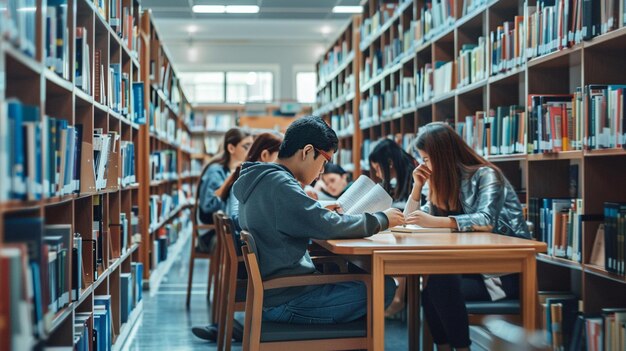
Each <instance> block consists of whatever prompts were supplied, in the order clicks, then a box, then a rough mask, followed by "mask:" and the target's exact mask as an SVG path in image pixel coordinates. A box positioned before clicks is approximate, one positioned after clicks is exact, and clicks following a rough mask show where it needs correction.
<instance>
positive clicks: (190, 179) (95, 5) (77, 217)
mask: <svg viewBox="0 0 626 351" xmlns="http://www.w3.org/2000/svg"><path fill="white" fill-rule="evenodd" d="M10 3H11V4H10V6H9V11H10V10H11V9H12V8H11V7H12V6H17V8H19V11H17V12H15V13H20V14H26V15H25V16H26V17H24V18H28V21H30V22H28V21H27V22H26V23H24V25H23V26H16V27H15V28H13V29H11V28H8V29H7V27H6V23H7V22H6V21H5V19H6V17H3V21H5V22H3V23H2V24H0V78H1V79H2V81H0V139H2V140H0V143H2V145H1V146H0V154H2V155H1V156H2V157H0V161H1V162H3V163H2V164H1V165H0V168H3V171H2V179H0V182H3V184H1V186H0V193H2V195H0V253H2V254H1V255H0V259H3V263H4V262H6V261H5V260H4V259H5V258H6V257H7V256H6V254H7V252H9V250H10V249H12V248H13V247H15V244H14V243H13V242H15V241H16V240H15V238H16V237H17V236H16V234H17V233H16V231H15V230H12V232H7V230H6V229H5V228H6V227H7V225H9V223H12V222H15V221H16V220H25V221H27V222H29V224H28V225H29V226H30V227H25V229H26V230H25V231H24V234H23V235H26V237H25V238H26V239H25V240H32V239H30V236H29V235H31V234H33V233H39V238H41V237H43V235H44V231H45V230H47V227H46V226H50V225H67V228H69V229H68V230H67V231H68V232H69V233H70V235H73V234H74V233H79V234H80V235H81V238H82V239H83V246H82V247H79V248H78V251H74V252H73V250H72V246H73V243H72V241H71V240H72V238H70V242H69V246H68V247H65V246H63V247H61V246H59V248H58V250H59V251H58V253H59V254H58V256H57V257H61V252H62V251H63V255H65V256H62V257H64V258H63V259H64V261H61V260H57V262H61V263H60V265H59V267H58V270H55V272H56V273H55V274H59V275H60V276H62V275H65V277H63V278H62V279H60V280H59V281H58V282H57V284H59V285H58V286H57V288H58V289H57V290H56V292H55V294H56V293H59V294H65V293H67V294H70V296H71V292H72V291H73V290H72V282H73V281H75V278H74V277H73V276H72V275H71V274H72V272H73V268H75V267H73V265H74V263H73V262H72V260H73V259H74V258H75V257H77V256H78V255H77V253H78V252H80V253H81V256H82V260H83V262H82V263H81V267H82V272H83V274H82V281H83V284H82V286H80V288H79V291H78V294H77V297H76V298H75V299H74V298H72V297H69V298H68V301H67V302H59V306H58V311H57V307H55V308H54V312H51V311H52V309H50V310H48V308H47V307H43V306H42V309H43V311H42V312H41V314H42V316H41V317H39V318H41V328H38V327H36V326H35V327H32V329H33V331H35V330H37V334H38V335H36V336H35V337H34V336H33V335H32V333H28V332H27V333H26V335H22V337H23V338H22V339H20V342H21V344H20V345H21V346H22V347H28V345H31V346H33V347H35V346H37V347H40V346H43V347H45V346H68V347H73V346H74V342H75V336H76V335H75V333H76V330H77V329H75V328H76V325H75V323H77V321H78V320H79V319H80V318H81V314H84V313H88V314H89V313H91V318H90V319H88V320H87V321H85V324H84V325H86V326H87V328H85V330H87V332H88V334H87V338H89V340H91V337H92V335H93V332H94V329H95V328H94V327H95V325H94V317H93V316H94V311H96V310H97V309H98V308H97V305H98V301H96V300H98V298H99V297H101V296H110V300H108V301H109V302H108V303H109V304H110V308H109V317H108V318H110V328H111V329H110V336H111V341H112V348H113V349H114V350H119V349H121V348H122V347H123V346H124V345H123V344H124V342H125V340H126V338H127V336H128V335H129V333H130V331H131V329H132V328H133V325H134V323H135V322H136V321H137V320H138V317H139V315H140V314H141V313H142V306H143V303H142V302H139V303H137V304H136V305H135V306H134V308H133V309H132V312H131V313H130V314H129V316H123V314H124V313H123V312H122V308H123V304H124V301H122V299H123V298H124V297H123V296H124V294H122V292H121V290H120V289H121V287H122V286H123V281H124V280H125V279H126V277H127V276H128V275H129V274H130V273H132V274H133V276H134V277H135V278H136V279H135V281H134V282H133V284H134V286H133V293H132V294H133V296H134V295H135V294H139V293H140V292H141V290H142V289H141V286H142V284H141V283H142V281H143V282H145V283H146V284H144V285H150V284H149V283H148V282H154V281H156V280H158V279H157V278H155V276H158V275H159V274H161V275H162V272H163V271H165V270H166V269H165V267H164V266H166V265H168V264H169V263H168V262H165V263H160V264H158V265H153V251H154V247H153V242H154V240H155V238H158V237H159V236H163V235H165V236H168V235H169V236H170V238H169V239H170V240H169V241H174V240H173V239H175V237H176V235H170V233H171V232H173V231H177V232H181V233H183V232H185V230H184V229H185V225H186V223H187V222H188V221H186V220H185V218H188V217H184V216H185V215H187V216H188V215H189V214H190V210H189V209H188V208H189V207H190V206H191V203H190V202H189V199H190V198H193V196H192V193H193V191H194V189H193V186H192V184H194V183H195V178H194V175H193V174H192V173H191V155H192V153H193V152H192V151H193V150H191V139H190V128H189V127H188V125H187V123H188V121H189V118H190V117H189V115H190V111H191V105H190V104H189V102H188V101H187V100H186V98H185V96H184V94H183V93H182V91H181V90H180V88H179V86H178V85H177V84H176V81H177V79H176V78H175V77H176V72H175V71H174V69H173V68H170V70H169V71H168V73H167V74H168V77H167V79H161V76H160V74H161V73H160V70H159V69H156V67H164V65H170V61H169V59H168V55H167V54H166V53H165V50H164V49H163V47H162V45H161V43H160V41H159V38H158V34H157V33H156V30H155V29H154V25H153V23H152V19H151V16H150V13H149V12H147V11H143V10H142V8H141V4H140V2H139V0H119V1H109V0H106V1H105V0H95V1H91V0H67V1H66V2H63V3H62V4H63V5H64V4H67V15H66V17H64V18H65V20H66V23H64V25H60V26H59V31H58V32H57V35H58V36H59V37H62V34H61V33H62V32H65V37H64V38H63V39H64V40H63V41H62V43H63V45H62V47H63V49H62V51H63V52H64V53H63V54H61V51H58V52H57V53H58V54H59V55H61V56H60V57H61V58H62V59H61V61H59V62H62V64H61V65H60V66H59V67H61V66H62V67H65V72H63V70H62V69H60V70H57V71H58V72H59V73H57V72H55V71H54V70H52V69H51V68H49V66H50V63H49V61H48V56H50V55H48V54H49V51H48V48H49V47H48V45H49V44H47V41H46V38H47V36H49V35H50V27H49V25H48V24H47V21H49V20H50V16H53V15H51V14H54V13H55V12H54V11H55V10H54V9H50V7H51V6H56V5H57V3H56V2H54V3H53V2H50V1H48V2H47V3H46V2H45V1H39V0H37V1H36V2H34V3H33V5H36V7H35V8H33V7H32V5H31V3H29V2H27V1H24V0H19V1H11V2H10ZM112 4H119V8H118V9H117V10H118V11H114V12H111V11H112V10H113V9H112V8H111V6H112ZM46 6H47V7H46ZM56 10H57V11H58V12H56V13H57V14H59V13H61V12H60V11H59V9H56ZM15 13H12V14H11V13H9V16H11V15H13V16H15ZM114 13H117V15H114ZM3 16H4V14H3ZM20 16H21V15H20ZM59 16H60V15H59ZM116 16H117V17H116ZM20 18H21V17H20ZM58 18H59V21H60V18H61V17H58ZM115 18H117V20H115ZM13 19H15V17H14V18H13ZM31 24H32V25H31ZM18 28H19V29H20V30H21V29H23V28H26V30H27V31H28V32H29V33H28V35H26V33H24V32H21V31H19V30H17V29H18ZM81 28H82V29H81ZM61 29H62V31H61ZM12 30H13V32H11V31H12ZM12 34H15V35H12ZM79 36H80V37H81V38H82V42H81V41H80V40H77V39H78V37H79ZM55 51H56V50H55ZM98 63H99V64H100V65H101V66H100V67H98V66H99V65H98ZM111 65H114V66H115V67H116V69H119V72H117V74H118V75H117V76H116V75H114V74H113V72H111V74H109V67H112V66H111ZM151 67H152V68H153V69H152V70H151ZM170 67H171V65H170ZM100 68H102V69H100ZM77 71H80V72H82V75H78V72H77ZM98 72H100V73H101V74H98ZM86 76H88V77H89V78H88V79H87V78H86ZM79 77H80V78H79ZM118 78H119V81H118V80H117V79H118ZM116 82H120V83H121V84H120V86H118V88H119V91H120V94H119V95H118V96H119V100H120V104H119V105H114V106H113V103H112V102H111V101H112V100H111V99H113V94H116V90H115V89H116V88H111V89H109V86H114V83H116ZM98 83H102V85H100V84H98ZM133 83H143V92H142V93H140V91H139V90H135V89H133V88H134V85H133ZM87 85H88V86H89V88H87ZM123 87H126V90H124V88H123ZM138 87H140V85H138ZM164 88H165V89H164ZM168 92H171V93H168ZM124 93H125V94H124ZM104 96H106V98H103V97H104ZM142 98H143V101H142V100H141V99H142ZM16 101H19V104H20V105H24V106H26V105H28V106H29V108H30V107H32V109H31V111H36V114H34V115H33V116H34V119H33V120H32V126H31V125H29V126H28V128H27V127H26V124H24V130H27V131H30V130H37V129H35V128H34V126H35V125H41V131H40V132H41V136H40V137H41V138H42V139H41V140H37V139H39V137H38V138H36V139H34V140H37V144H39V143H41V149H37V148H35V147H33V146H32V145H25V146H24V147H25V151H24V154H25V156H24V157H25V159H26V161H25V162H30V163H27V169H26V170H25V171H24V175H25V176H27V175H31V174H33V175H34V177H35V179H38V180H39V182H41V180H44V181H45V179H47V178H46V175H47V174H46V173H44V171H45V170H46V168H45V167H46V166H45V165H46V164H47V161H48V158H49V154H48V152H49V150H51V149H52V147H51V146H50V145H52V144H49V143H51V141H50V139H48V138H47V136H46V133H45V132H44V131H47V129H44V126H45V124H46V123H48V121H49V120H50V118H51V117H53V118H54V119H55V120H56V121H60V123H66V124H67V125H69V126H72V127H73V126H79V125H80V126H82V134H78V133H77V134H76V135H77V136H78V135H80V136H81V138H80V140H78V138H77V140H75V142H76V143H79V145H81V146H82V148H81V152H82V154H81V156H80V157H77V158H76V159H75V161H76V165H77V170H78V172H79V174H78V175H76V174H75V176H77V177H78V179H79V180H80V186H79V187H77V188H76V189H74V190H75V191H69V192H68V193H67V194H63V195H61V192H60V191H58V194H57V189H55V190H54V194H48V193H47V191H45V189H46V188H44V191H42V192H41V194H39V193H38V192H37V191H36V190H33V189H36V188H33V187H30V184H31V183H27V184H28V185H29V186H28V187H26V192H25V193H24V194H23V195H22V194H18V195H15V194H13V192H16V190H15V189H16V188H14V187H13V180H12V178H13V177H12V173H10V171H7V168H8V167H9V166H10V165H11V164H12V163H11V162H13V161H12V158H11V157H12V156H11V153H10V152H9V150H11V147H10V146H7V145H8V142H7V140H13V139H11V138H8V136H11V137H12V138H13V137H14V136H13V135H12V134H13V133H12V131H13V129H10V128H17V127H16V126H14V125H12V124H10V123H9V122H11V123H13V119H12V118H14V117H9V116H10V115H11V114H12V113H13V114H14V113H15V112H11V111H13V110H9V107H8V106H9V104H14V105H16ZM134 103H136V105H134ZM149 106H153V107H154V110H156V109H159V110H160V111H161V114H160V115H161V117H163V118H167V119H171V120H172V122H170V126H169V131H170V133H161V130H159V129H158V128H154V127H155V123H154V121H153V119H151V118H152V116H153V113H152V114H151V112H153V111H151V110H150V109H149ZM143 108H145V110H144V112H145V120H146V124H140V123H142V121H141V118H139V115H140V114H139V112H140V110H142V109H143ZM135 113H137V114H135ZM11 116H13V115H11ZM164 125H165V126H166V127H167V125H166V124H164ZM29 128H31V129H29ZM94 129H99V130H101V133H103V134H107V133H111V134H112V135H116V136H117V138H119V140H118V142H117V143H116V147H115V148H114V149H112V154H111V157H109V159H108V162H107V169H106V171H105V174H107V177H106V180H105V184H102V185H103V187H102V188H101V189H99V190H96V189H97V187H96V179H94V177H96V174H95V173H96V171H93V170H92V169H93V167H94V162H96V161H97V159H96V157H95V155H94V153H93V150H94V144H95V143H96V136H94ZM38 133H39V132H38ZM33 135H39V134H33ZM25 138H26V137H25ZM24 140H26V141H31V140H33V138H32V135H31V137H30V139H23V141H24ZM67 140H68V141H69V140H70V139H69V138H68V139H67ZM59 142H60V141H59ZM130 143H132V145H133V146H134V149H133V148H125V147H127V146H128V145H129V144H130ZM7 147H9V149H7ZM122 148H125V149H124V150H122ZM30 149H33V150H38V151H34V152H35V153H34V154H32V155H31V154H28V152H30ZM26 150H28V151H26ZM159 150H170V151H171V152H172V153H173V154H175V155H176V162H174V163H173V165H174V166H173V168H174V169H172V172H171V173H172V174H174V175H175V176H174V177H170V178H167V179H161V180H154V179H152V178H151V174H152V173H153V172H151V166H152V165H151V154H153V153H154V152H155V151H159ZM131 151H132V152H131ZM39 152H40V153H41V154H39ZM122 152H127V154H126V155H128V152H131V153H130V154H131V155H132V158H129V159H128V161H127V162H124V159H123V158H122V154H121V153H122ZM33 155H34V156H33ZM5 162H6V163H5ZM5 167H7V168H5ZM32 167H35V169H38V171H37V172H39V171H41V172H42V173H43V175H42V178H37V177H39V175H37V174H38V173H37V172H33V168H32ZM52 167H55V166H52ZM56 167H58V166H56ZM131 169H132V170H134V174H133V178H132V179H131V178H128V177H126V176H127V174H126V173H122V171H123V170H125V171H129V170H131ZM31 172H32V173H31ZM5 176H7V177H5ZM66 176H68V175H66ZM57 177H58V175H57ZM69 177H71V175H70V176H69ZM73 179H76V178H70V183H71V181H72V180H73ZM27 181H28V180H25V182H27ZM42 185H43V184H42ZM55 188H56V186H55ZM174 190H180V191H178V192H176V193H175V192H174ZM161 194H175V195H176V196H178V197H179V199H178V202H177V205H176V206H174V208H172V209H171V211H169V212H168V213H166V215H164V216H159V220H158V221H157V222H158V223H151V221H150V219H151V218H150V211H149V210H150V196H151V195H161ZM96 209H97V210H96ZM100 216H101V218H99V217H100ZM121 216H125V218H126V219H127V221H128V230H127V232H124V231H123V229H122V228H123V227H122V226H121V224H122V223H121V222H122V221H121V218H122V217H121ZM179 216H182V219H178V217H179ZM97 217H98V218H97ZM131 219H136V221H134V220H131ZM173 222H174V223H175V224H176V227H175V228H171V224H172V223H173ZM33 223H34V226H33ZM97 223H101V226H102V229H97V228H96V224H97ZM37 226H38V227H37ZM13 228H15V227H13ZM33 228H38V229H37V230H36V231H35V232H33V231H32V230H31V229H33ZM164 228H167V231H165V232H164ZM124 234H125V235H124ZM134 234H135V235H134ZM20 235H22V234H20ZM18 239H19V237H18ZM90 240H93V241H94V242H97V241H101V242H102V244H101V246H100V247H101V250H102V253H101V256H100V257H101V262H96V263H95V266H94V263H92V262H91V260H90V259H91V257H92V256H91V254H92V250H91V248H88V247H87V246H85V242H86V241H90ZM18 241H20V240H18ZM124 241H126V243H127V244H126V248H125V249H124V246H123V242H124ZM184 241H185V240H180V239H179V240H178V241H176V244H175V245H173V246H174V247H173V248H170V249H169V251H170V254H171V255H173V254H175V251H173V250H176V249H178V250H180V249H182V245H183V243H184ZM64 245H65V244H64ZM94 245H95V244H94ZM61 248H63V250H61ZM54 249H55V250H56V249H57V248H54ZM55 252H56V251H55ZM46 255H48V259H49V260H52V257H53V256H52V255H51V254H50V253H49V252H46ZM21 257H26V254H24V253H23V252H22V254H21ZM24 260H26V259H24ZM169 261H172V260H169ZM50 262H52V261H50ZM138 262H141V263H143V277H142V276H141V274H139V272H138V271H135V268H136V266H137V264H136V263H138ZM5 268H6V266H5ZM5 268H2V269H1V270H2V273H1V274H0V280H1V281H2V284H3V286H4V289H9V290H10V289H13V288H15V287H14V286H12V284H13V283H14V282H13V281H12V280H11V279H12V278H13V276H12V275H8V274H5V273H7V271H6V270H4V269H5ZM27 271H30V267H25V269H24V270H23V271H22V272H21V273H20V276H23V277H22V279H28V278H27V277H29V274H28V273H27ZM14 273H15V272H14ZM49 273H51V272H49ZM95 274H97V277H96V276H95ZM47 278H48V277H47V276H42V279H41V281H39V282H38V284H52V286H53V287H54V286H55V285H54V284H53V283H45V282H44V279H47ZM59 282H62V284H60V283H59ZM32 283H33V282H32V281H31V282H29V283H28V284H26V283H24V284H25V286H30V287H29V288H27V289H26V291H20V288H19V287H18V288H17V289H13V290H12V291H13V292H15V291H18V292H20V294H19V295H20V296H21V298H23V299H21V300H19V301H21V302H22V303H25V308H26V310H22V311H21V312H24V311H28V312H27V313H25V314H23V315H22V314H20V315H14V314H11V312H14V313H15V311H14V310H10V309H7V305H6V302H7V301H9V300H8V296H7V295H6V294H0V297H2V299H0V307H1V308H0V326H7V325H9V326H10V324H11V323H12V322H14V321H18V320H25V319H24V318H26V317H28V318H30V319H32V320H33V324H35V322H34V320H35V319H36V317H34V316H32V315H31V314H32V313H33V311H32V309H33V306H34V302H36V300H35V299H36V298H37V296H39V299H42V295H43V298H44V299H45V298H47V297H46V293H42V291H37V288H38V287H37V286H34V287H33V286H32ZM46 287H47V286H46V285H44V286H43V288H46ZM39 288H41V287H39ZM22 294H23V296H22ZM28 294H34V295H28ZM44 302H46V301H45V300H44ZM47 302H50V301H47ZM46 311H47V313H46ZM6 331H7V329H3V328H2V327H0V340H2V342H0V349H3V350H4V347H5V346H7V345H8V347H9V348H8V349H11V346H10V345H11V344H10V342H11V339H12V335H11V334H4V333H5V332H6ZM22 331H23V332H24V330H22ZM7 340H8V342H9V343H8V344H6V342H7ZM88 343H89V345H91V341H89V342H88ZM88 349H90V350H93V348H92V347H91V346H89V348H88Z"/></svg>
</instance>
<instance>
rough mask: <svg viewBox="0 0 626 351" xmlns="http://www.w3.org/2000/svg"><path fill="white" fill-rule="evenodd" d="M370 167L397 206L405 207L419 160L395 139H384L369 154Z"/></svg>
mask: <svg viewBox="0 0 626 351" xmlns="http://www.w3.org/2000/svg"><path fill="white" fill-rule="evenodd" d="M369 163H370V169H371V170H372V171H373V173H374V175H376V177H377V178H379V179H380V180H381V181H382V187H383V188H384V189H385V190H386V191H387V192H388V193H389V195H390V196H391V197H392V198H393V201H394V203H395V204H396V205H395V206H397V207H401V208H404V203H405V202H406V201H407V199H408V197H409V194H410V193H411V183H412V182H413V180H412V175H411V174H412V172H413V169H414V168H415V167H416V166H417V161H416V160H415V159H414V158H413V156H411V155H409V154H408V153H407V152H406V151H404V150H402V148H401V147H400V146H399V145H398V144H396V143H395V142H394V141H393V140H390V139H383V140H381V141H380V142H378V143H377V144H376V146H375V147H374V149H373V150H372V152H371V153H370V155H369Z"/></svg>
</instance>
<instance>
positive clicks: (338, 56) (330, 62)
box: [317, 40, 354, 83]
mask: <svg viewBox="0 0 626 351" xmlns="http://www.w3.org/2000/svg"><path fill="white" fill-rule="evenodd" d="M351 50H352V48H348V42H347V41H345V40H344V41H342V42H341V45H339V44H337V45H334V46H333V47H332V49H331V50H329V51H328V52H327V53H326V55H324V57H322V58H321V59H320V61H319V62H318V64H317V77H318V81H319V82H320V83H322V82H326V81H327V80H328V78H329V76H330V74H332V73H333V71H334V70H336V69H337V68H338V67H339V66H341V65H342V64H343V63H344V62H345V61H346V60H347V59H348V58H349V57H350V56H351V55H352V54H353V53H354V52H353V51H351Z"/></svg>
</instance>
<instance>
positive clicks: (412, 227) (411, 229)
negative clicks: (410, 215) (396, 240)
mask: <svg viewBox="0 0 626 351" xmlns="http://www.w3.org/2000/svg"><path fill="white" fill-rule="evenodd" d="M390 229H391V231H392V232H394V233H451V232H452V229H450V228H426V227H422V226H419V225H417V224H406V225H399V226H397V227H393V228H390Z"/></svg>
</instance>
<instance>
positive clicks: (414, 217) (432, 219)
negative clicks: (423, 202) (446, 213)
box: [406, 210, 448, 228]
mask: <svg viewBox="0 0 626 351" xmlns="http://www.w3.org/2000/svg"><path fill="white" fill-rule="evenodd" d="M443 220H448V217H436V216H433V215H430V214H428V213H426V212H423V211H420V210H417V211H415V212H412V213H411V214H409V215H408V216H407V217H406V224H417V225H419V226H421V227H425V228H439V227H445V224H444V222H443Z"/></svg>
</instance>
